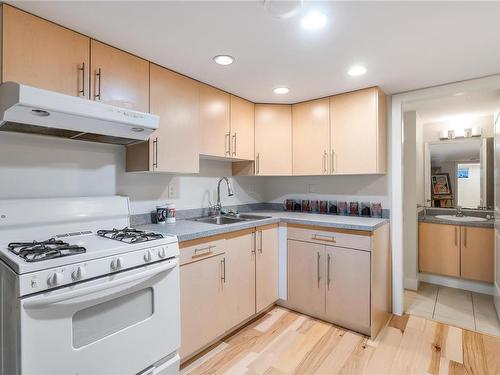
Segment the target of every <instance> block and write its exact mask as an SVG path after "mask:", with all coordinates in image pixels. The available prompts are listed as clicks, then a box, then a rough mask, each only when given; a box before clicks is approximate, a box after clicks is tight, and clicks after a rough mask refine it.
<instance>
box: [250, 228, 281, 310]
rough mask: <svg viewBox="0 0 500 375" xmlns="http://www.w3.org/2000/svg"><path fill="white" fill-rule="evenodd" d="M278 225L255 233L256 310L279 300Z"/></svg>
mask: <svg viewBox="0 0 500 375" xmlns="http://www.w3.org/2000/svg"><path fill="white" fill-rule="evenodd" d="M278 240H279V234H278V226H270V227H261V228H257V232H256V233H255V248H256V261H255V269H256V271H255V274H256V311H257V312H259V311H262V310H263V309H265V308H266V307H269V306H270V305H271V304H273V303H274V302H276V301H277V300H278V250H279V249H278Z"/></svg>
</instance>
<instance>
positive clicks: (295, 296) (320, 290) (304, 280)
mask: <svg viewBox="0 0 500 375" xmlns="http://www.w3.org/2000/svg"><path fill="white" fill-rule="evenodd" d="M325 256H326V252H325V246H324V245H319V244H315V243H311V242H302V241H295V240H288V301H287V303H288V304H289V305H290V307H291V308H293V309H296V310H298V311H301V312H304V313H306V314H311V315H314V316H324V313H325V286H326V282H325V277H326V269H325V264H326V262H325Z"/></svg>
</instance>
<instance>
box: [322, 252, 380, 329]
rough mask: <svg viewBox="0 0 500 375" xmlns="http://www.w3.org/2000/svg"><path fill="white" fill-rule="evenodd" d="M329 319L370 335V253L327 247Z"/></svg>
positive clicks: (327, 315) (327, 307)
mask: <svg viewBox="0 0 500 375" xmlns="http://www.w3.org/2000/svg"><path fill="white" fill-rule="evenodd" d="M325 261H326V278H325V282H326V317H327V320H328V321H331V322H333V323H335V324H338V325H340V326H342V327H346V328H350V329H353V330H355V331H358V332H368V333H369V332H370V285H371V282H370V252H368V251H362V250H352V249H345V248H342V247H336V246H326V256H325Z"/></svg>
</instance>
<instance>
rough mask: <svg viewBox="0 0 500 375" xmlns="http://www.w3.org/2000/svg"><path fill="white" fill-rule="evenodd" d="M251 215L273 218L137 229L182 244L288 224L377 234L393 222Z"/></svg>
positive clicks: (186, 222) (304, 215)
mask: <svg viewBox="0 0 500 375" xmlns="http://www.w3.org/2000/svg"><path fill="white" fill-rule="evenodd" d="M251 214H255V215H262V216H271V217H270V218H268V219H263V220H253V221H246V222H239V223H235V224H225V225H215V224H206V223H200V222H196V221H191V220H178V221H177V222H175V223H172V224H145V225H139V226H136V228H137V229H141V230H147V231H153V232H158V233H164V234H169V235H174V236H177V238H178V239H179V241H180V242H182V241H188V240H194V239H197V238H204V237H210V236H214V235H217V234H222V233H228V232H234V231H237V230H241V229H248V228H254V227H258V226H262V225H267V224H275V223H280V222H281V223H287V224H302V225H316V226H321V227H327V228H336V229H350V230H361V231H367V232H373V231H375V229H377V228H379V227H380V226H382V225H384V224H386V223H388V222H389V219H381V218H370V217H354V216H338V215H325V214H308V213H301V212H286V211H251Z"/></svg>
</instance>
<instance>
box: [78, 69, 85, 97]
mask: <svg viewBox="0 0 500 375" xmlns="http://www.w3.org/2000/svg"><path fill="white" fill-rule="evenodd" d="M78 70H79V71H81V72H82V89H81V90H79V91H78V94H80V96H85V62H83V63H82V66H81V67H79V68H78Z"/></svg>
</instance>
